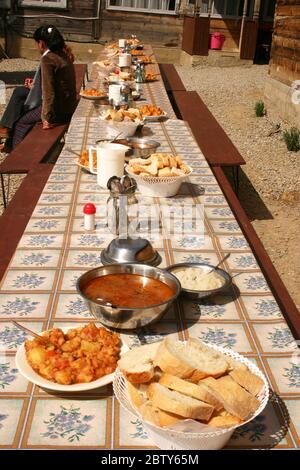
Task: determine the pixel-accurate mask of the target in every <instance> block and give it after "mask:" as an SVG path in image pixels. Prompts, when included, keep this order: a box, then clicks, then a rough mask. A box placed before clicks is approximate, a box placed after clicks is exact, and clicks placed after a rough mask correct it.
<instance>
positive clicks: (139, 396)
mask: <svg viewBox="0 0 300 470" xmlns="http://www.w3.org/2000/svg"><path fill="white" fill-rule="evenodd" d="M147 388H148V385H147V384H132V383H131V382H129V381H128V380H127V390H128V393H129V396H130V400H131V403H132V404H133V405H134V406H135V407H136V408H140V406H142V405H143V404H144V403H145V402H146V401H147Z"/></svg>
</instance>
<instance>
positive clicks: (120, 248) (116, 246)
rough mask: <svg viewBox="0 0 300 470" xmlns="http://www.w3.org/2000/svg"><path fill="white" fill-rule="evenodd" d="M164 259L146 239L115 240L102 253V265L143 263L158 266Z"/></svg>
mask: <svg viewBox="0 0 300 470" xmlns="http://www.w3.org/2000/svg"><path fill="white" fill-rule="evenodd" d="M161 261H162V259H161V256H160V255H159V253H158V252H157V251H156V250H154V248H153V247H152V245H151V243H150V242H149V241H148V240H146V239H145V238H137V239H132V238H126V239H120V238H115V239H114V240H112V241H111V242H110V244H109V245H108V247H107V248H106V249H105V250H103V251H102V253H101V262H102V264H113V263H141V264H148V265H150V266H158V265H159V264H160V263H161Z"/></svg>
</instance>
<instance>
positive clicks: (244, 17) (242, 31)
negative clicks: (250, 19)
mask: <svg viewBox="0 0 300 470" xmlns="http://www.w3.org/2000/svg"><path fill="white" fill-rule="evenodd" d="M247 10H248V0H245V1H244V9H243V17H242V24H241V32H240V41H239V51H240V52H241V46H242V40H243V34H244V26H245V19H246V16H247Z"/></svg>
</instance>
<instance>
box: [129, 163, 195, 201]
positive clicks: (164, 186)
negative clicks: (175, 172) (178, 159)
mask: <svg viewBox="0 0 300 470" xmlns="http://www.w3.org/2000/svg"><path fill="white" fill-rule="evenodd" d="M188 168H189V170H190V171H189V173H187V174H186V175H183V176H171V177H170V176H164V177H159V176H140V175H136V174H134V173H131V172H130V166H129V165H126V166H125V170H126V172H127V173H128V174H129V175H130V176H132V177H133V178H134V179H135V180H136V182H137V185H138V188H139V190H140V192H141V193H142V194H143V196H148V197H173V196H176V194H177V193H178V191H179V189H180V186H181V184H182V183H183V182H184V181H185V180H186V179H187V178H188V177H189V176H190V175H191V174H192V171H193V170H192V169H191V168H190V167H188Z"/></svg>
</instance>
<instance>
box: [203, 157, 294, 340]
mask: <svg viewBox="0 0 300 470" xmlns="http://www.w3.org/2000/svg"><path fill="white" fill-rule="evenodd" d="M212 171H213V173H214V175H215V177H216V179H217V181H218V183H219V185H220V187H221V189H222V191H223V194H224V196H225V197H226V199H227V202H228V204H229V206H230V208H231V210H232V212H233V214H234V215H235V217H236V219H237V221H238V223H239V225H240V227H241V230H242V232H243V234H244V236H245V237H246V239H247V241H248V243H249V245H250V247H251V249H252V251H253V253H254V255H255V258H256V260H257V263H258V264H259V266H260V268H261V270H262V272H263V274H264V276H265V278H266V280H267V282H268V284H269V286H270V288H271V291H272V293H273V295H274V297H275V299H276V301H277V303H278V305H279V307H280V309H281V311H282V314H283V316H284V318H285V319H286V321H287V323H288V325H289V327H290V329H291V331H292V334H293V336H294V338H295V339H296V340H300V314H299V311H298V309H297V307H296V305H295V303H294V301H293V300H292V298H291V296H290V294H289V293H288V291H287V289H286V287H285V285H284V283H283V282H282V280H281V278H280V276H279V274H278V272H277V271H276V269H275V267H274V265H273V263H272V261H271V259H270V257H269V255H268V253H267V252H266V250H265V248H264V246H263V244H262V242H261V241H260V239H259V237H258V235H257V233H256V231H255V229H254V228H253V226H252V224H251V222H250V220H249V219H248V217H247V215H246V213H245V211H244V209H243V208H242V206H241V204H240V201H239V200H238V198H237V196H236V194H235V193H234V191H233V190H232V187H231V185H230V183H229V181H228V179H227V177H226V175H225V174H224V172H223V170H222V168H220V167H218V166H215V167H212Z"/></svg>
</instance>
